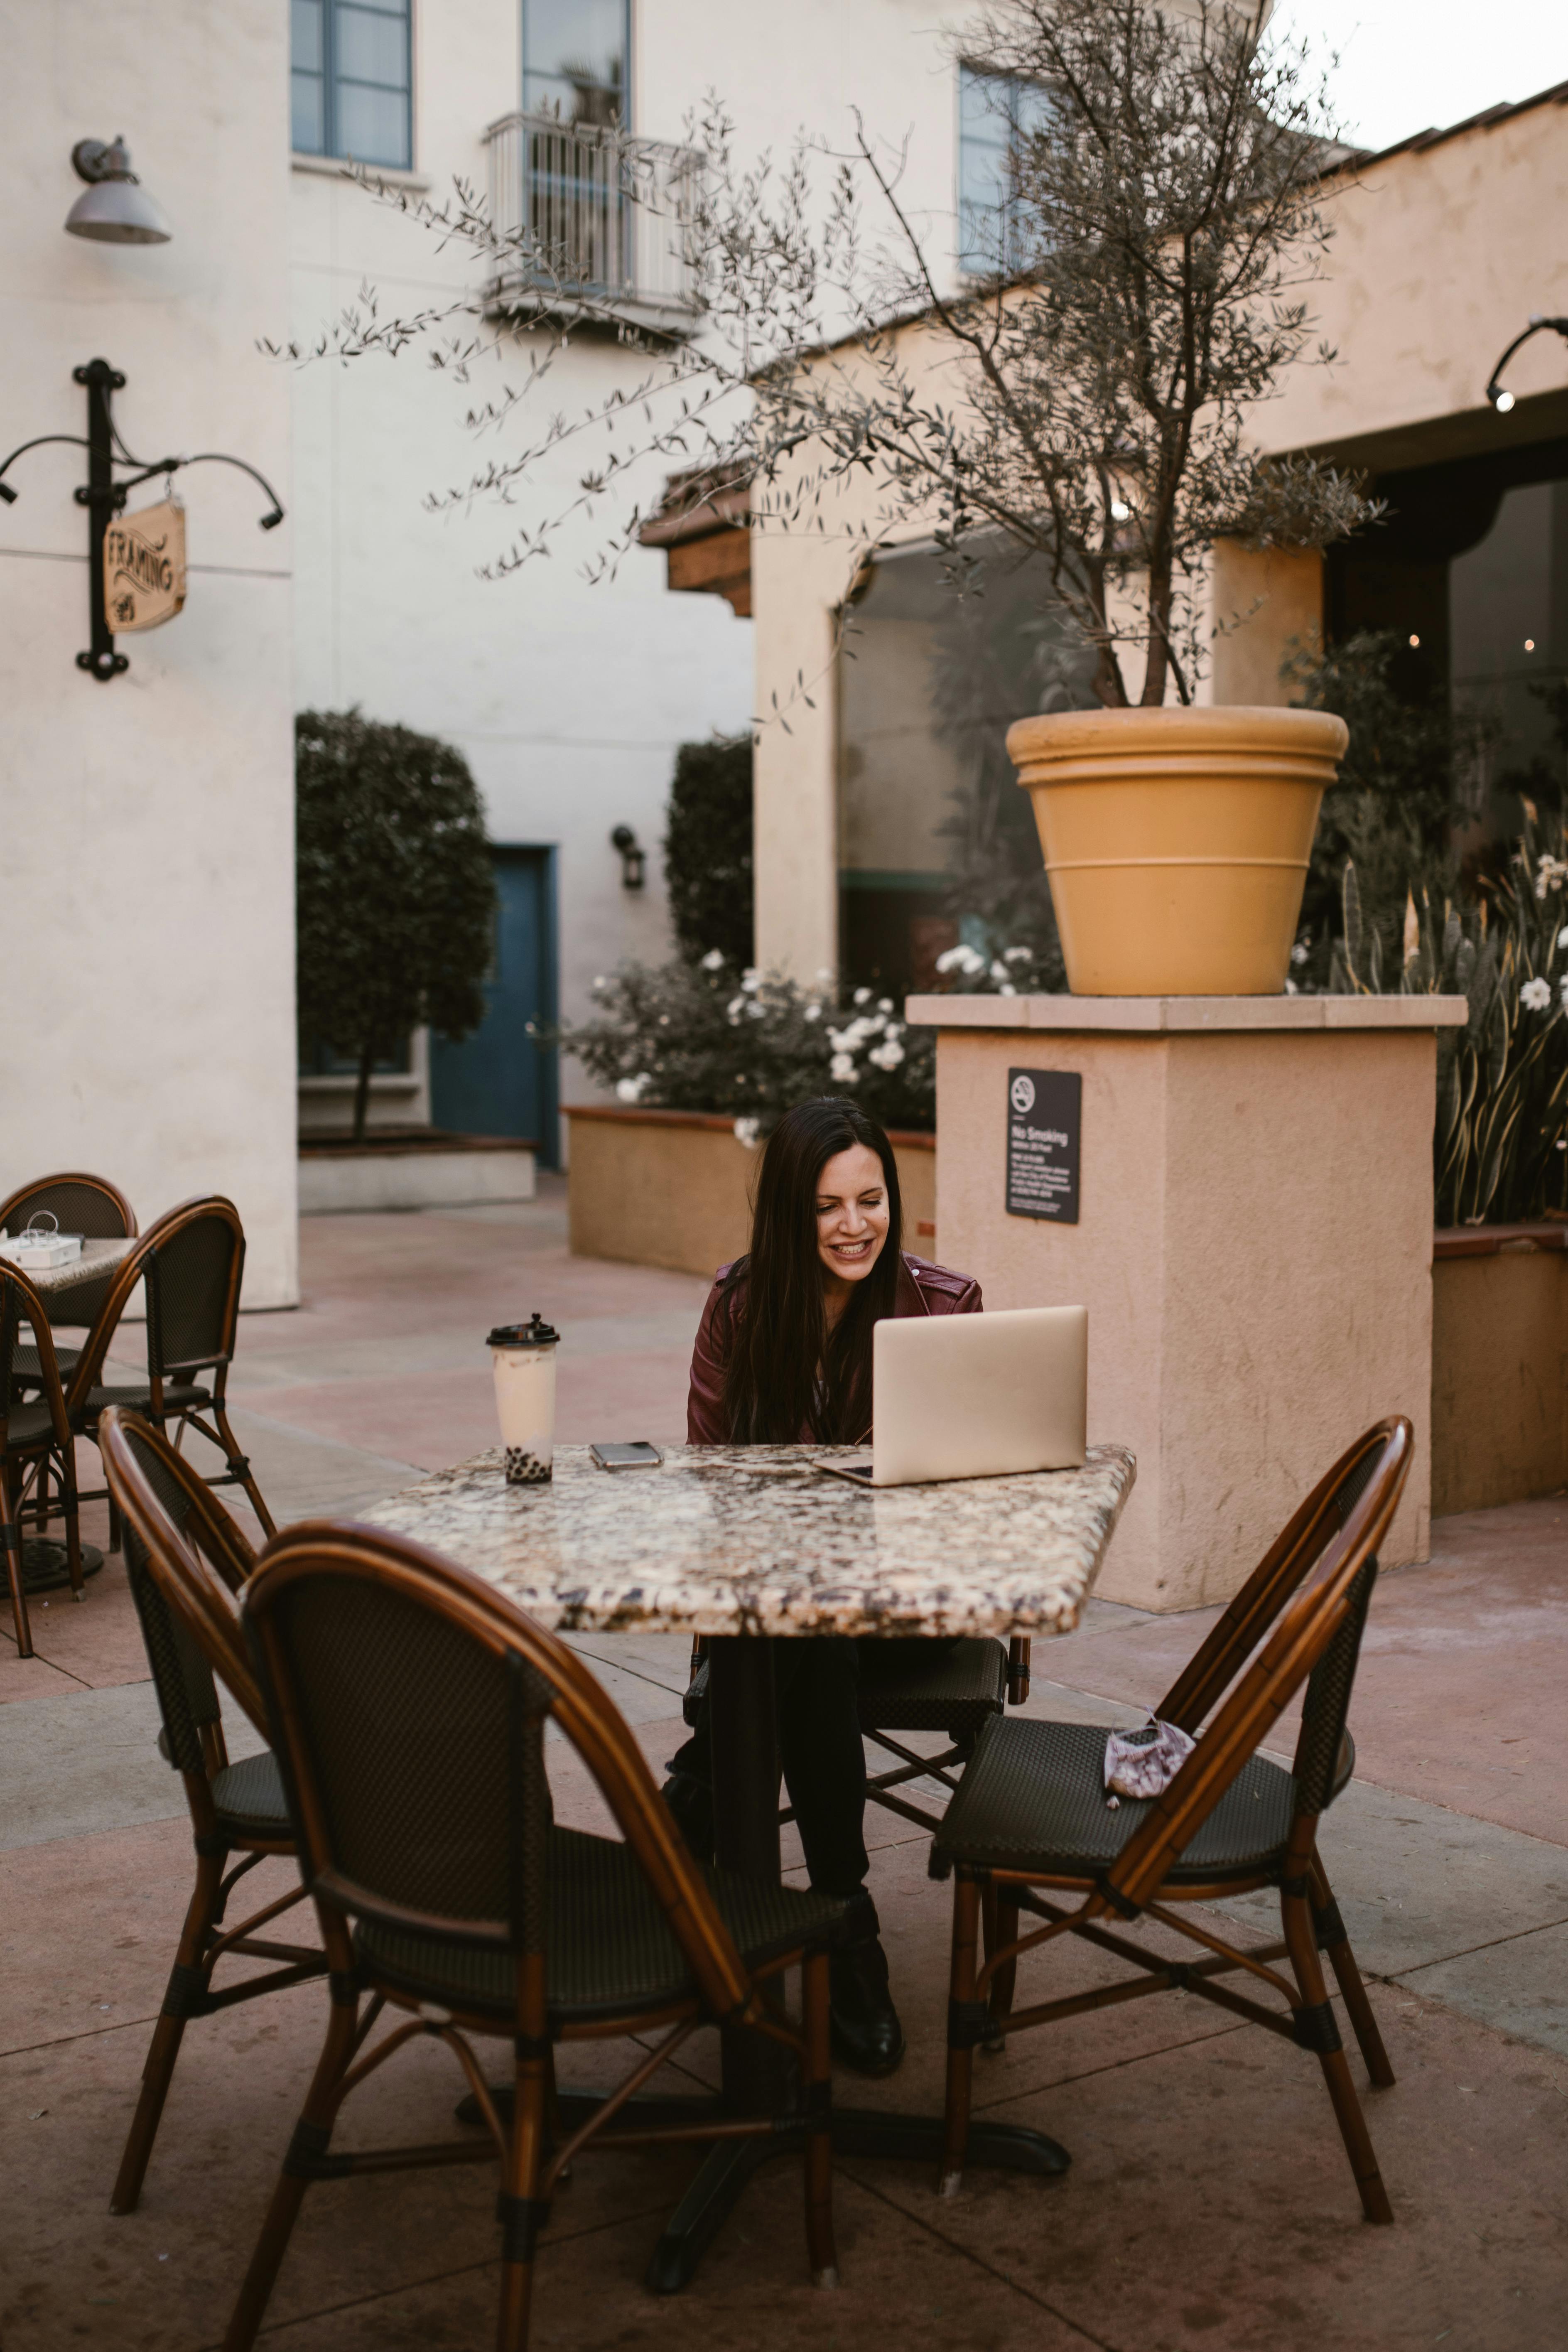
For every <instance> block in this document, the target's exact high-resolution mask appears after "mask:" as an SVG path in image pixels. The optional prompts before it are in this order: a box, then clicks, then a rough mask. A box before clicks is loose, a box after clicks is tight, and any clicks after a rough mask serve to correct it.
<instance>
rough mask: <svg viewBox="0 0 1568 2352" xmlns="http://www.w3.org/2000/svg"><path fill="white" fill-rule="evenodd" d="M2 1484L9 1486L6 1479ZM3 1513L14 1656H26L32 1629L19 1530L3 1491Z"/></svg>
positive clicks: (0, 1525)
mask: <svg viewBox="0 0 1568 2352" xmlns="http://www.w3.org/2000/svg"><path fill="white" fill-rule="evenodd" d="M5 1486H6V1488H7V1490H8V1489H9V1486H10V1480H9V1479H6V1480H5ZM5 1510H6V1513H7V1516H6V1517H5V1519H3V1520H0V1543H3V1544H4V1545H5V1581H6V1584H7V1585H8V1587H9V1588H10V1593H11V1615H12V1618H13V1621H14V1622H15V1624H16V1655H17V1656H18V1657H19V1658H30V1657H31V1656H32V1654H33V1629H32V1626H31V1625H30V1624H29V1622H28V1621H27V1593H26V1586H25V1585H24V1584H23V1582H22V1530H21V1528H19V1527H18V1526H17V1524H16V1505H15V1504H14V1503H13V1502H12V1501H11V1500H10V1497H9V1493H8V1492H7V1496H6V1501H5Z"/></svg>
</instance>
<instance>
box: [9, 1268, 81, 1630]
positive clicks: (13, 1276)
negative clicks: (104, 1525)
mask: <svg viewBox="0 0 1568 2352" xmlns="http://www.w3.org/2000/svg"><path fill="white" fill-rule="evenodd" d="M24 1324H25V1325H26V1327H27V1328H28V1329H29V1330H30V1331H31V1332H32V1335H33V1344H32V1346H31V1347H30V1348H29V1347H24V1345H23V1343H22V1339H21V1336H20V1335H21V1331H22V1327H23V1325H24ZM24 1356H26V1357H27V1358H29V1359H30V1360H31V1362H32V1365H33V1367H34V1369H33V1370H32V1372H31V1373H30V1374H29V1375H27V1378H28V1381H29V1384H30V1385H31V1386H32V1387H34V1388H36V1389H37V1390H38V1391H39V1394H38V1395H37V1397H36V1398H34V1399H32V1400H30V1401H28V1402H22V1401H21V1400H20V1398H19V1395H18V1390H19V1387H20V1380H19V1377H18V1375H17V1370H16V1366H17V1361H18V1359H19V1358H21V1357H24ZM51 1470H52V1471H53V1473H54V1475H55V1478H56V1481H57V1483H58V1486H59V1504H58V1507H59V1509H60V1511H61V1513H62V1515H63V1517H64V1518H65V1523H66V1568H67V1572H68V1575H69V1577H70V1588H71V1598H72V1599H73V1600H75V1601H79V1600H80V1599H81V1576H82V1571H81V1522H80V1515H79V1507H78V1497H77V1489H76V1454H75V1449H74V1439H73V1433H72V1430H71V1424H70V1418H69V1415H68V1412H67V1411H66V1400H65V1394H64V1391H63V1390H62V1389H61V1386H60V1374H59V1366H58V1363H57V1361H56V1360H55V1342H54V1334H53V1332H52V1331H51V1330H50V1328H49V1318H48V1312H47V1308H46V1307H45V1306H44V1302H43V1300H42V1299H41V1298H40V1297H39V1296H38V1294H37V1291H36V1290H35V1289H34V1287H33V1286H32V1284H31V1283H30V1282H29V1281H28V1279H27V1277H26V1275H25V1274H24V1273H23V1271H22V1269H21V1267H20V1266H18V1265H11V1264H10V1263H9V1261H8V1260H7V1259H5V1258H0V1539H3V1540H4V1543H5V1579H6V1582H7V1584H8V1585H9V1587H10V1591H11V1615H12V1618H13V1620H14V1622H15V1623H16V1654H17V1656H18V1657H22V1658H30V1657H31V1656H32V1654H33V1633H32V1628H31V1626H30V1625H29V1624H28V1622H27V1593H26V1580H25V1578H24V1575H23V1549H22V1542H23V1538H22V1528H23V1525H24V1522H25V1521H26V1520H28V1519H31V1520H33V1521H35V1522H36V1523H37V1524H38V1525H40V1526H45V1527H47V1524H48V1517H49V1503H48V1480H49V1474H50V1471H51ZM29 1490H30V1492H29Z"/></svg>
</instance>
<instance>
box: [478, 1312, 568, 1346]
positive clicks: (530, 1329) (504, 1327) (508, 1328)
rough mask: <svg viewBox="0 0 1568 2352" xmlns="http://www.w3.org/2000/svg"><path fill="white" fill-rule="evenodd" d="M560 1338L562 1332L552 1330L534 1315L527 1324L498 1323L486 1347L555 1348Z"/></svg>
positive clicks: (541, 1318) (486, 1342)
mask: <svg viewBox="0 0 1568 2352" xmlns="http://www.w3.org/2000/svg"><path fill="white" fill-rule="evenodd" d="M560 1337H561V1334H560V1332H559V1331H555V1330H552V1328H551V1327H550V1325H549V1324H548V1323H546V1322H545V1320H544V1318H543V1317H542V1316H541V1315H534V1316H532V1317H531V1318H530V1319H529V1321H528V1322H526V1323H498V1324H497V1325H496V1328H495V1329H494V1330H493V1331H492V1332H491V1333H490V1335H489V1339H487V1340H486V1341H485V1345H486V1347H487V1348H553V1347H554V1346H555V1345H556V1343H557V1341H558V1340H559V1339H560Z"/></svg>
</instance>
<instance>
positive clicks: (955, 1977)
mask: <svg viewBox="0 0 1568 2352" xmlns="http://www.w3.org/2000/svg"><path fill="white" fill-rule="evenodd" d="M979 1925H980V1889H979V1887H978V1886H977V1885H975V1883H974V1881H973V1878H971V1877H969V1876H968V1875H967V1874H966V1873H964V1872H963V1871H960V1872H959V1874H958V1875H957V1877H956V1879H955V1880H954V1883H953V1889H952V1982H951V1987H950V1998H949V2000H948V2005H947V2013H948V2027H947V2099H946V2105H945V2109H944V2114H943V2121H942V2170H941V2172H940V2173H939V2175H938V2177H937V2184H936V2187H937V2195H938V2196H939V2197H956V2196H957V2194H958V2192H959V2189H961V2188H962V2187H963V2158H964V2152H965V2150H966V2149H967V2147H968V2146H969V2106H970V2096H971V2092H972V2089H973V2074H974V2052H973V2047H972V2046H971V2045H970V2044H969V2043H968V2042H966V2041H963V2040H962V2039H961V2032H960V2027H959V2023H958V2020H959V2018H960V2017H961V2016H962V2014H963V2011H965V2010H968V2009H970V2008H972V2007H973V2001H974V1978H975V1966H974V1946H975V1940H976V1935H977V1931H978V1928H979Z"/></svg>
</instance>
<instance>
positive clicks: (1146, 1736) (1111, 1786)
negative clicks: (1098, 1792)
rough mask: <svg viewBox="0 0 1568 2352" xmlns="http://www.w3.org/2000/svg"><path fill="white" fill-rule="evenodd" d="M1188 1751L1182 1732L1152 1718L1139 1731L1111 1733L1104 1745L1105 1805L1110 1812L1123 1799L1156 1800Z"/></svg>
mask: <svg viewBox="0 0 1568 2352" xmlns="http://www.w3.org/2000/svg"><path fill="white" fill-rule="evenodd" d="M1192 1752H1193V1742H1192V1740H1191V1739H1190V1738H1188V1737H1187V1734H1186V1733H1185V1732H1184V1731H1179V1730H1178V1729H1177V1727H1176V1726H1175V1725H1174V1724H1173V1723H1161V1722H1160V1721H1159V1719H1158V1718H1157V1717H1154V1716H1151V1717H1149V1720H1148V1722H1147V1723H1146V1724H1145V1725H1144V1726H1143V1727H1142V1730H1139V1731H1113V1732H1111V1733H1110V1735H1109V1736H1108V1738H1107V1739H1106V1742H1105V1791H1106V1794H1105V1801H1106V1803H1107V1804H1108V1805H1109V1806H1110V1807H1111V1808H1112V1810H1113V1811H1114V1809H1115V1808H1116V1807H1117V1806H1118V1805H1119V1804H1120V1803H1121V1799H1122V1798H1123V1797H1141V1798H1144V1799H1147V1798H1150V1797H1158V1796H1159V1795H1161V1793H1162V1792H1163V1790H1166V1789H1168V1788H1169V1787H1170V1785H1171V1783H1172V1781H1173V1780H1174V1779H1175V1777H1176V1775H1177V1773H1178V1772H1179V1771H1180V1770H1181V1769H1182V1767H1183V1765H1184V1763H1185V1762H1186V1760H1187V1759H1188V1757H1189V1756H1190V1755H1191V1754H1192Z"/></svg>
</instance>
